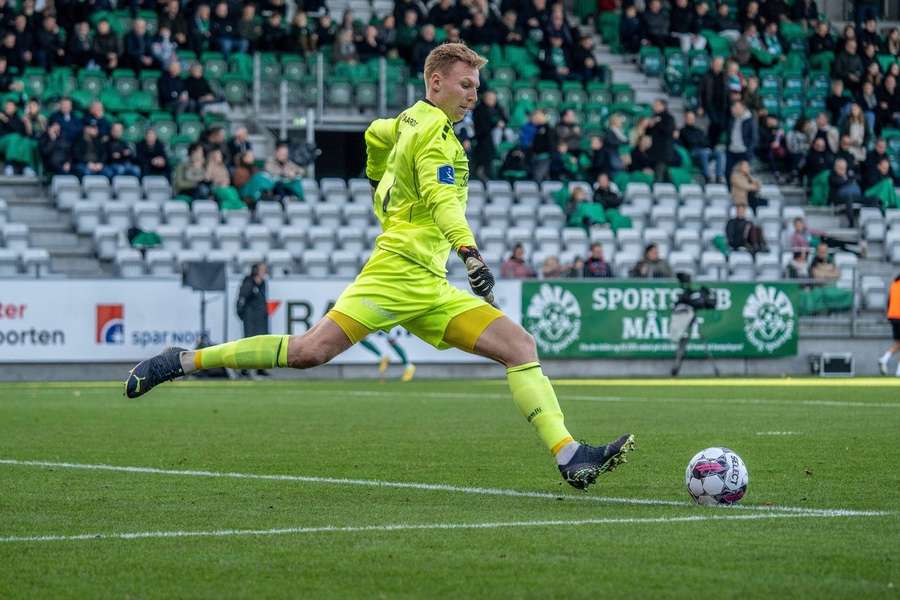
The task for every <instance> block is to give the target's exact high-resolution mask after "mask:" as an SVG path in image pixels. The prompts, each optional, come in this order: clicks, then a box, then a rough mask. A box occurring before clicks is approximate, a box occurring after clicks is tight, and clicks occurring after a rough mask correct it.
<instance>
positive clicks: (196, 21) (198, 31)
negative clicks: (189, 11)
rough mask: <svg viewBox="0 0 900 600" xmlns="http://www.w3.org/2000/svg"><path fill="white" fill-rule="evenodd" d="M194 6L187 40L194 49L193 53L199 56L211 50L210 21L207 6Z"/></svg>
mask: <svg viewBox="0 0 900 600" xmlns="http://www.w3.org/2000/svg"><path fill="white" fill-rule="evenodd" d="M189 6H190V5H189ZM196 6H197V8H196V9H195V11H194V18H193V19H191V23H190V35H189V36H188V39H189V40H190V41H191V43H192V45H193V47H194V53H195V54H197V55H200V54H202V53H204V52H207V51H209V50H212V47H213V44H212V42H213V39H212V23H211V21H210V11H209V4H197V5H196Z"/></svg>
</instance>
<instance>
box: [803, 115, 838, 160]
mask: <svg viewBox="0 0 900 600" xmlns="http://www.w3.org/2000/svg"><path fill="white" fill-rule="evenodd" d="M807 135H808V136H809V138H810V139H811V140H815V138H822V139H824V140H825V143H826V145H827V146H828V150H830V151H831V152H832V153H834V152H837V151H838V146H839V142H840V138H841V135H840V133H838V130H837V127H834V126H832V125H831V123H829V122H828V114H827V113H824V112H821V113H819V114H818V115H816V120H815V121H813V122H811V123H810V124H809V125H808V129H807Z"/></svg>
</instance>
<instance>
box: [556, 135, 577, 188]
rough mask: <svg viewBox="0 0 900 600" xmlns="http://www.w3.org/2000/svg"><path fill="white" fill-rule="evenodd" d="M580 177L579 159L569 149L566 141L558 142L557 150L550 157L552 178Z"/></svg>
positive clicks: (561, 179)
mask: <svg viewBox="0 0 900 600" xmlns="http://www.w3.org/2000/svg"><path fill="white" fill-rule="evenodd" d="M577 177H578V159H577V158H575V156H574V155H573V154H572V153H571V152H570V151H569V145H568V144H566V143H565V142H559V143H557V144H556V151H555V152H554V153H553V154H552V155H551V157H550V179H552V180H554V181H572V180H573V179H576V178H577Z"/></svg>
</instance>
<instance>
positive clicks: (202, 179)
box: [172, 142, 211, 200]
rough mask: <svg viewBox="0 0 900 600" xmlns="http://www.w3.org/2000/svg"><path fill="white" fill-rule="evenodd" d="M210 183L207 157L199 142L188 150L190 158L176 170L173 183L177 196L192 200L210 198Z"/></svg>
mask: <svg viewBox="0 0 900 600" xmlns="http://www.w3.org/2000/svg"><path fill="white" fill-rule="evenodd" d="M210 183H211V182H210V181H209V179H207V175H206V157H205V155H204V152H203V146H202V145H200V144H199V143H197V142H194V143H193V144H191V146H190V148H188V157H187V159H186V160H184V161H182V162H181V164H179V165H178V167H176V169H175V180H174V181H173V182H172V187H173V188H174V191H175V194H176V195H179V196H188V197H190V198H191V199H192V200H198V199H201V198H209V195H210Z"/></svg>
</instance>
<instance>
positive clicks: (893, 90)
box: [878, 75, 900, 127]
mask: <svg viewBox="0 0 900 600" xmlns="http://www.w3.org/2000/svg"><path fill="white" fill-rule="evenodd" d="M878 122H879V123H881V126H882V127H900V90H898V89H897V78H896V77H894V76H893V75H886V76H885V78H884V82H883V83H882V84H881V88H879V90H878Z"/></svg>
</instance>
